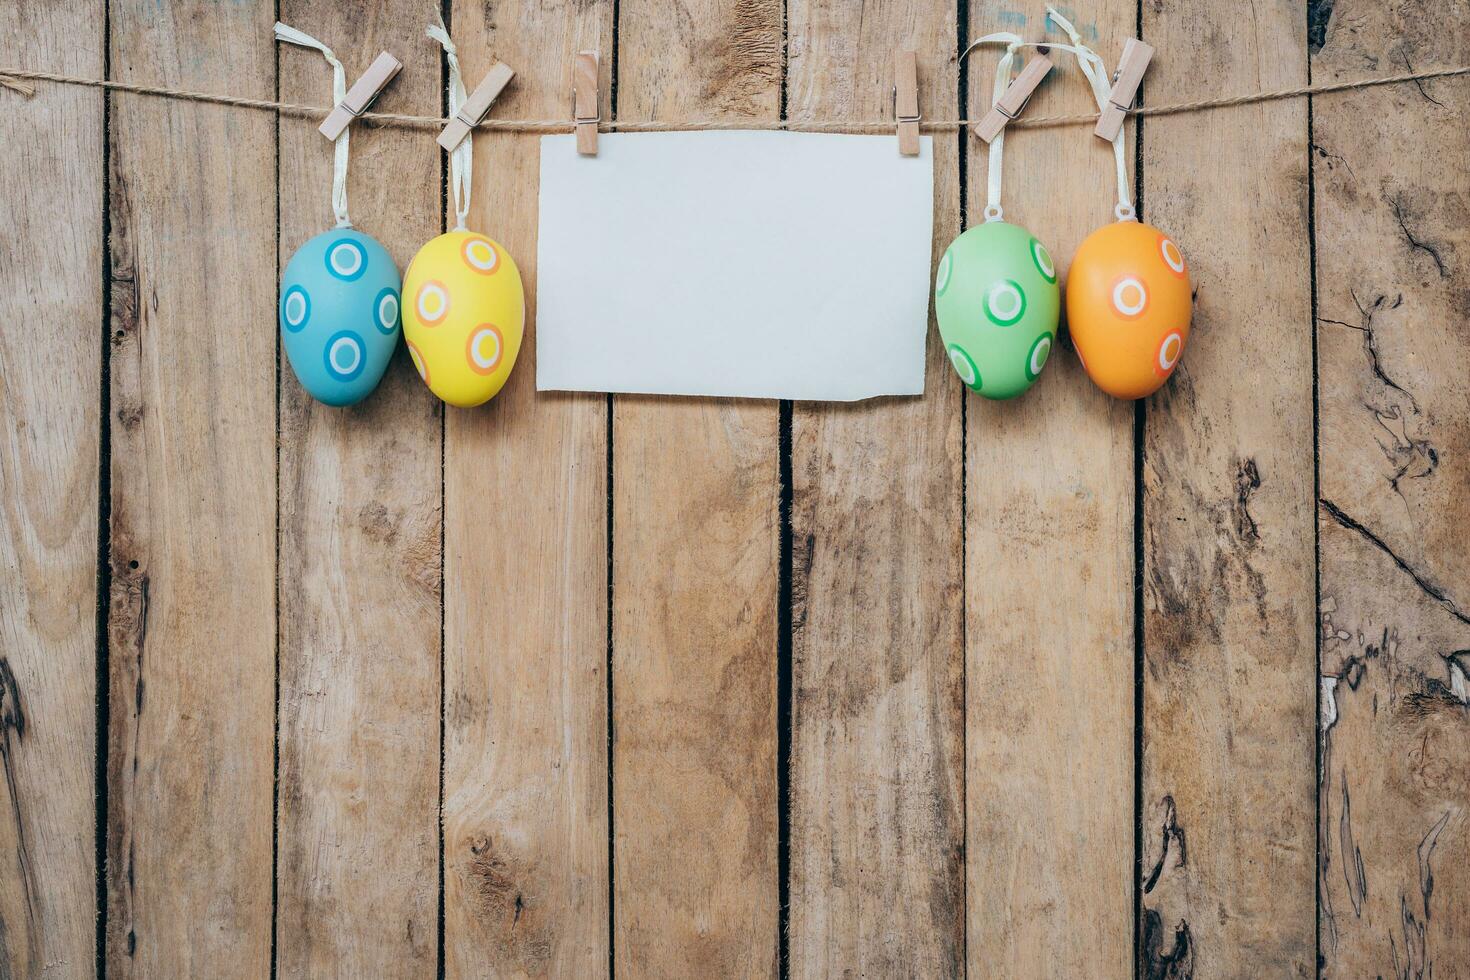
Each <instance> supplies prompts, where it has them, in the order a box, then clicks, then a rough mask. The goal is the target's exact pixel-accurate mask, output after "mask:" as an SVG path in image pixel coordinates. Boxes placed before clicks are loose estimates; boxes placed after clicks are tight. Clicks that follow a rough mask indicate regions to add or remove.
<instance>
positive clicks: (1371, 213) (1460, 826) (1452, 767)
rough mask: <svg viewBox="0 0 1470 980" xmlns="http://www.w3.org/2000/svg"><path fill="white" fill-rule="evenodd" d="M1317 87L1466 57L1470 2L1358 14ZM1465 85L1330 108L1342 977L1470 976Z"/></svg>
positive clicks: (1333, 615) (1325, 126)
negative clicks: (1468, 941)
mask: <svg viewBox="0 0 1470 980" xmlns="http://www.w3.org/2000/svg"><path fill="white" fill-rule="evenodd" d="M1322 13H1323V14H1324V15H1328V14H1330V18H1325V19H1324V21H1319V24H1318V30H1319V32H1320V33H1318V34H1317V35H1316V36H1314V37H1313V38H1312V44H1313V57H1312V69H1313V71H1312V76H1313V80H1314V81H1321V82H1327V81H1336V80H1339V79H1347V78H1356V77H1360V76H1363V75H1368V74H1382V73H1388V72H1397V71H1406V70H1409V68H1410V67H1412V68H1414V69H1424V68H1429V67H1436V66H1440V65H1457V64H1463V63H1465V61H1466V59H1467V58H1470V11H1467V10H1466V9H1465V8H1464V7H1463V6H1454V5H1447V4H1438V3H1424V2H1416V3H1406V4H1399V5H1395V6H1385V5H1381V4H1372V3H1365V2H1360V0H1339V2H1338V3H1337V4H1336V5H1335V6H1334V7H1332V8H1330V9H1329V10H1327V11H1322ZM1467 126H1470V98H1467V92H1466V89H1465V87H1464V86H1463V85H1452V84H1446V83H1444V82H1425V83H1423V84H1422V85H1418V86H1416V85H1400V86H1393V87H1388V88H1381V89H1373V90H1368V91H1362V92H1355V93H1352V94H1350V95H1345V96H1343V97H1340V98H1320V99H1317V100H1315V105H1314V113H1313V142H1314V147H1313V153H1312V167H1313V172H1314V175H1315V177H1316V180H1315V186H1316V219H1317V220H1316V228H1317V253H1316V254H1317V290H1318V293H1317V297H1318V299H1317V302H1318V311H1317V315H1318V321H1317V337H1318V376H1319V387H1318V390H1319V393H1320V417H1319V426H1320V428H1319V438H1320V442H1321V453H1322V469H1321V490H1320V492H1321V497H1322V499H1321V500H1320V501H1319V508H1318V512H1317V513H1318V520H1319V523H1320V526H1321V583H1322V604H1321V610H1320V611H1321V634H1320V635H1321V638H1322V652H1321V669H1322V692H1321V697H1322V727H1323V741H1322V756H1321V772H1320V785H1321V791H1320V805H1319V820H1320V831H1319V837H1320V843H1319V848H1320V851H1319V855H1318V876H1319V877H1318V889H1319V894H1320V896H1321V915H1320V933H1321V946H1322V958H1323V961H1322V962H1323V965H1322V975H1323V976H1325V977H1364V976H1385V977H1387V976H1393V977H1404V976H1408V977H1429V976H1435V977H1449V976H1461V975H1464V974H1466V973H1470V946H1467V945H1466V942H1465V935H1466V933H1467V930H1470V864H1467V863H1466V862H1465V861H1464V859H1463V855H1464V853H1465V849H1466V846H1467V841H1470V769H1467V766H1466V759H1467V758H1470V683H1467V673H1470V555H1467V552H1466V549H1465V547H1464V538H1465V533H1464V527H1465V521H1466V517H1467V516H1470V501H1467V498H1466V495H1465V486H1466V483H1467V481H1470V402H1467V397H1466V394H1467V383H1466V380H1465V370H1464V365H1465V364H1466V363H1467V359H1470V338H1467V337H1466V335H1465V332H1464V330H1463V322H1464V315H1465V302H1466V296H1467V282H1470V280H1467V270H1466V262H1467V259H1470V233H1467V231H1466V228H1467V218H1470V214H1467V198H1470V177H1467V175H1466V171H1465V168H1464V166H1463V165H1462V163H1463V161H1464V159H1465V156H1466V152H1467V150H1470V140H1467V137H1466V133H1467V132H1470V129H1467Z"/></svg>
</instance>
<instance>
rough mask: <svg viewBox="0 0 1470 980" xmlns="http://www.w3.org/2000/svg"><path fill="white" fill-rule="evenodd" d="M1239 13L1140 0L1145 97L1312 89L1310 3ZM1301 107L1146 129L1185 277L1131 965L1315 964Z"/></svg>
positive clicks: (1203, 972)
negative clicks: (1187, 288)
mask: <svg viewBox="0 0 1470 980" xmlns="http://www.w3.org/2000/svg"><path fill="white" fill-rule="evenodd" d="M1251 13H1252V16H1250V17H1249V18H1247V17H1243V16H1242V13H1241V11H1240V10H1237V9H1236V8H1235V7H1233V6H1230V5H1199V4H1196V5H1169V6H1167V7H1160V6H1156V5H1152V6H1151V5H1148V4H1145V5H1144V8H1143V39H1144V40H1145V41H1147V42H1148V43H1150V44H1152V45H1153V46H1154V47H1155V48H1157V49H1158V51H1159V55H1158V57H1157V58H1155V60H1154V63H1153V65H1152V66H1151V67H1150V69H1149V77H1148V81H1147V83H1146V86H1145V87H1146V93H1145V95H1146V101H1147V102H1159V101H1165V100H1167V101H1176V100H1188V99H1195V98H1205V97H1208V96H1210V95H1213V94H1217V93H1219V92H1236V91H1251V90H1255V89H1265V90H1269V89H1274V88H1284V87H1287V86H1290V85H1300V84H1303V83H1304V82H1305V81H1306V58H1307V51H1306V35H1305V31H1304V30H1303V24H1302V8H1301V5H1300V4H1297V3H1292V2H1287V0H1271V2H1268V3H1258V4H1255V5H1254V7H1253V8H1252V11H1251ZM1306 110H1307V107H1306V105H1305V103H1304V102H1302V101H1295V102H1277V103H1271V104H1264V105H1255V106H1242V107H1239V108H1234V109H1223V110H1218V111H1215V112H1213V113H1212V114H1210V115H1209V117H1208V118H1203V117H1192V116H1174V117H1167V118H1159V119H1149V120H1147V121H1146V122H1145V124H1144V132H1143V154H1144V156H1143V168H1144V199H1143V208H1144V210H1143V219H1144V220H1145V221H1147V222H1149V223H1150V224H1153V225H1155V226H1157V227H1159V228H1162V229H1165V230H1167V231H1168V232H1169V234H1170V235H1172V236H1174V237H1175V238H1176V240H1177V241H1178V242H1179V243H1180V245H1181V246H1182V247H1183V249H1184V253H1185V255H1186V256H1188V258H1189V263H1190V269H1191V274H1192V278H1193V282H1194V287H1195V308H1194V332H1193V334H1192V336H1191V339H1190V346H1189V350H1188V351H1187V352H1186V354H1185V357H1184V360H1183V363H1182V365H1181V366H1180V368H1179V369H1178V370H1177V371H1176V372H1175V374H1174V377H1173V379H1172V380H1171V381H1170V383H1169V384H1168V385H1166V386H1165V387H1164V388H1163V389H1162V390H1161V391H1160V392H1159V394H1158V395H1156V396H1154V397H1153V398H1152V399H1150V400H1149V403H1148V405H1147V422H1146V433H1145V445H1144V470H1143V478H1144V486H1143V493H1144V504H1143V506H1144V513H1143V515H1142V520H1143V535H1144V582H1143V590H1144V595H1143V601H1144V635H1143V644H1144V677H1143V694H1144V700H1143V704H1144V716H1143V752H1144V754H1143V786H1142V803H1143V814H1142V820H1143V828H1142V834H1143V838H1142V841H1143V865H1142V869H1141V871H1142V874H1143V876H1144V879H1143V884H1142V909H1141V913H1140V923H1139V928H1140V934H1139V946H1140V963H1139V970H1140V973H1141V975H1142V976H1144V977H1173V976H1181V977H1182V976H1194V977H1197V978H1200V980H1204V978H1209V977H1239V976H1274V977H1285V976H1291V977H1305V976H1309V975H1311V973H1312V972H1313V970H1314V969H1315V965H1314V960H1315V942H1316V937H1315V933H1316V923H1315V918H1316V909H1315V900H1314V898H1313V891H1312V889H1311V888H1309V887H1308V886H1307V882H1308V881H1309V880H1311V879H1312V878H1313V876H1314V865H1315V859H1314V852H1315V836H1316V827H1315V813H1314V810H1315V806H1314V793H1313V768H1314V761H1313V760H1314V755H1315V747H1314V730H1315V725H1314V715H1315V704H1316V677H1315V673H1316V672H1315V661H1316V657H1315V650H1314V647H1315V620H1314V608H1313V607H1314V603H1315V554H1314V544H1313V527H1314V523H1313V522H1314V518H1313V506H1312V504H1313V499H1312V498H1313V477H1314V473H1313V465H1314V464H1313V449H1314V446H1313V432H1312V331H1311V286H1310V275H1311V269H1310V247H1309V238H1308V227H1309V226H1308V194H1307V167H1308V163H1307V112H1306ZM1186 842H1187V847H1186Z"/></svg>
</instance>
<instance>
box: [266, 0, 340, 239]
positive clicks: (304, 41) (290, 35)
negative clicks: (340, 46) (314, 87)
mask: <svg viewBox="0 0 1470 980" xmlns="http://www.w3.org/2000/svg"><path fill="white" fill-rule="evenodd" d="M276 40H277V41H286V42H288V43H290V44H299V45H300V46H301V47H303V48H315V49H316V50H318V51H320V52H321V53H322V57H324V58H326V59H327V64H329V65H331V66H332V105H333V106H337V105H341V103H342V100H343V99H345V98H346V97H347V72H346V71H345V70H343V68H342V62H340V61H338V60H337V56H336V55H335V54H333V53H332V49H331V48H329V47H327V46H326V45H325V44H323V43H322V42H320V41H318V40H317V39H316V38H314V37H312V36H311V35H310V34H307V33H306V32H304V31H298V30H297V29H296V28H294V27H292V26H290V25H289V24H283V23H281V22H280V21H276ZM351 131H352V127H350V126H349V127H347V128H346V129H343V130H342V135H340V136H338V137H337V138H336V139H335V140H333V142H332V146H333V155H332V211H333V212H334V213H335V214H336V216H337V227H338V228H351V227H352V219H351V218H349V217H348V216H347V156H348V137H349V135H350V133H351Z"/></svg>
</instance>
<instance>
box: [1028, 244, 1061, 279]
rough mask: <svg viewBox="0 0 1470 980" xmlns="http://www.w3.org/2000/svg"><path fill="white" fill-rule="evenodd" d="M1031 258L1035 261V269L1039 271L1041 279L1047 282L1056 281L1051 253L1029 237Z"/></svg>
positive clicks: (1055, 270)
mask: <svg viewBox="0 0 1470 980" xmlns="http://www.w3.org/2000/svg"><path fill="white" fill-rule="evenodd" d="M1031 259H1032V261H1034V262H1035V263H1036V271H1038V272H1040V273H1041V277H1042V278H1043V279H1045V280H1046V281H1047V282H1056V281H1057V268H1056V266H1055V265H1053V264H1052V261H1051V253H1050V252H1048V251H1047V250H1046V246H1045V245H1043V244H1041V243H1040V242H1039V241H1037V240H1036V239H1034V238H1033V239H1031Z"/></svg>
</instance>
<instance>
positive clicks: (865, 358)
mask: <svg viewBox="0 0 1470 980" xmlns="http://www.w3.org/2000/svg"><path fill="white" fill-rule="evenodd" d="M919 143H920V146H919V156H917V157H905V156H900V155H899V152H898V144H897V140H896V137H894V136H893V135H887V136H848V135H828V134H816V133H779V132H687V133H686V132H678V133H612V134H603V135H601V136H600V137H599V138H598V149H597V156H595V157H584V156H579V155H578V154H577V151H576V144H575V138H574V137H573V136H570V135H568V136H546V137H543V138H542V140H541V202H540V203H541V221H540V235H539V247H538V251H537V287H536V323H535V331H536V386H537V388H539V389H542V390H549V389H559V390H572V391H615V392H645V393H653V394H675V395H728V396H737V397H747V398H791V399H811V400H831V401H851V400H854V399H859V398H871V397H874V396H877V395H918V394H922V393H923V391H924V341H925V334H926V332H927V325H928V309H929V269H930V251H931V248H932V238H933V224H934V201H933V197H934V164H933V156H932V140H931V139H930V138H929V137H927V136H926V137H923V138H921V139H920V141H919Z"/></svg>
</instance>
